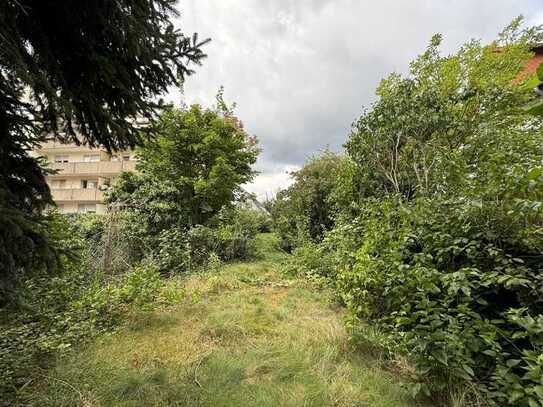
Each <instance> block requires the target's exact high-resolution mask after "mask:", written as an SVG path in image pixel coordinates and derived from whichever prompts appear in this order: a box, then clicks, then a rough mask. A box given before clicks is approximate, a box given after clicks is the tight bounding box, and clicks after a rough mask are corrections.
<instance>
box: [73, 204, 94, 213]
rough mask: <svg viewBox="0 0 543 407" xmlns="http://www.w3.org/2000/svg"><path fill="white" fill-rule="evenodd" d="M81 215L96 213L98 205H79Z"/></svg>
mask: <svg viewBox="0 0 543 407" xmlns="http://www.w3.org/2000/svg"><path fill="white" fill-rule="evenodd" d="M77 212H79V213H96V204H79V205H77Z"/></svg>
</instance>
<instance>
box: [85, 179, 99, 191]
mask: <svg viewBox="0 0 543 407" xmlns="http://www.w3.org/2000/svg"><path fill="white" fill-rule="evenodd" d="M81 188H83V189H96V188H98V180H96V179H82V180H81Z"/></svg>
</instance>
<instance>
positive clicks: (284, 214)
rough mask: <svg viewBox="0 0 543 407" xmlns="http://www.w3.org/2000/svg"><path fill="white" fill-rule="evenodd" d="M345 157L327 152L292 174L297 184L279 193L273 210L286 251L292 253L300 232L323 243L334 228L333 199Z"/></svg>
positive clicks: (273, 217) (276, 225) (308, 161)
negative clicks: (326, 234) (322, 240)
mask: <svg viewBox="0 0 543 407" xmlns="http://www.w3.org/2000/svg"><path fill="white" fill-rule="evenodd" d="M343 161H344V157H342V156H340V155H338V154H335V153H333V152H331V151H328V150H325V151H323V152H322V153H321V154H319V155H317V156H315V157H311V158H310V159H309V160H307V162H306V163H305V164H304V166H303V167H302V168H301V169H300V170H298V171H294V172H292V173H291V176H292V178H293V180H294V183H293V184H292V185H291V186H290V187H288V188H287V189H284V190H282V191H280V192H279V193H278V194H277V197H276V199H275V201H274V203H273V205H272V206H271V214H272V219H273V221H274V223H275V227H276V229H277V230H278V232H279V234H280V235H281V237H282V240H283V242H282V245H283V246H284V248H285V249H289V250H290V249H292V247H293V246H294V245H295V240H296V239H297V235H298V234H299V232H302V233H307V234H308V237H309V238H310V239H312V240H314V241H320V240H321V239H322V238H323V236H324V233H325V231H326V230H330V229H331V228H332V227H333V226H334V203H333V202H332V201H331V199H330V196H331V194H332V192H333V190H334V188H335V185H336V183H337V178H338V170H339V168H340V166H341V165H342V163H343Z"/></svg>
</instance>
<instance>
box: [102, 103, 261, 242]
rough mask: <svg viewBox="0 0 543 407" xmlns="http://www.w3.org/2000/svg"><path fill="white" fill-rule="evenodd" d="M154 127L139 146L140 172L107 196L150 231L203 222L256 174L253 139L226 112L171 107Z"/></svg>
mask: <svg viewBox="0 0 543 407" xmlns="http://www.w3.org/2000/svg"><path fill="white" fill-rule="evenodd" d="M156 131H157V134H158V137H157V138H156V140H153V141H150V142H148V143H146V144H145V145H144V146H143V147H141V148H140V149H139V150H138V157H139V161H138V164H137V169H138V170H139V171H140V174H130V173H126V174H123V175H122V176H121V178H120V180H119V182H118V183H117V184H116V185H115V186H114V189H113V191H112V192H111V194H110V195H109V197H108V202H109V203H112V204H113V203H116V204H118V205H121V206H122V207H124V208H126V209H128V210H129V211H132V212H135V213H137V214H139V216H138V218H139V219H140V221H141V222H142V224H143V225H145V226H144V227H145V229H146V233H147V234H148V235H153V234H155V233H158V232H159V231H161V230H164V229H167V228H172V227H175V228H185V227H190V226H192V225H201V224H205V223H206V222H207V221H208V220H209V219H210V218H212V217H213V216H215V215H216V214H218V212H219V211H220V210H221V209H222V208H223V207H225V206H228V205H229V204H231V203H232V202H233V201H234V200H235V198H236V195H237V194H238V193H240V192H241V188H240V187H241V185H242V184H244V183H246V182H248V181H250V180H251V179H252V178H253V176H254V174H255V172H254V171H253V169H252V168H251V166H252V164H254V163H255V161H256V157H257V155H258V152H259V150H258V148H257V147H256V143H257V141H256V138H255V137H251V136H249V135H248V134H247V133H246V132H245V130H244V129H243V126H242V124H241V122H240V121H239V120H238V119H237V118H236V117H235V116H233V115H231V114H230V113H228V112H220V111H215V110H210V109H202V108H201V107H200V106H198V105H194V106H192V107H190V108H189V109H188V110H186V111H185V110H179V109H175V108H171V109H168V110H166V111H165V112H164V113H163V114H162V115H161V116H160V119H159V121H158V123H157V124H156Z"/></svg>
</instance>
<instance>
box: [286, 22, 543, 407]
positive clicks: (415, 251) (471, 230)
mask: <svg viewBox="0 0 543 407" xmlns="http://www.w3.org/2000/svg"><path fill="white" fill-rule="evenodd" d="M520 24H521V20H520V19H519V20H515V21H514V22H513V23H512V24H511V26H509V27H508V28H507V29H506V30H505V31H504V32H503V33H502V34H501V35H500V36H499V38H498V39H497V40H496V41H495V42H493V43H491V44H489V45H482V44H480V43H479V42H478V41H470V42H468V43H467V44H465V45H464V46H463V47H462V48H461V49H460V50H459V51H458V52H457V53H456V54H454V55H450V56H442V55H441V54H440V52H439V45H440V42H441V38H440V37H439V36H435V37H434V38H432V41H431V43H430V46H429V47H428V49H427V50H426V52H425V53H424V54H422V55H421V56H419V57H418V58H417V59H416V60H415V61H413V63H412V64H411V66H410V73H409V75H407V76H401V75H397V74H393V75H391V76H389V77H388V78H387V79H385V80H383V81H382V83H381V84H380V86H379V88H378V91H377V95H378V100H377V101H376V102H375V103H374V104H373V105H372V106H371V108H369V109H367V110H366V111H364V113H363V114H362V116H361V117H360V119H359V120H358V121H356V122H355V123H354V125H353V129H352V132H351V135H350V137H349V139H348V141H347V143H346V145H345V147H346V155H345V157H344V158H343V164H342V165H341V166H340V167H339V172H338V176H337V177H336V178H335V186H334V188H333V190H332V191H331V192H330V193H329V194H328V202H329V203H328V205H329V207H332V208H334V211H335V212H334V215H333V219H334V227H333V229H331V230H328V231H326V232H325V233H324V238H323V239H322V240H321V241H320V243H319V242H318V241H317V242H310V243H309V244H307V243H305V244H302V245H299V247H297V248H296V249H295V254H296V256H295V261H296V263H297V266H298V267H301V269H302V270H303V271H304V272H306V273H307V274H308V275H318V276H323V277H324V278H326V279H327V280H328V281H330V282H331V284H333V285H334V286H335V287H336V289H337V291H338V294H339V296H340V297H341V298H342V300H343V301H344V303H345V304H346V305H347V307H348V309H349V311H350V312H349V314H350V319H349V325H350V327H351V328H352V331H353V334H354V335H355V338H357V339H358V340H359V341H361V342H366V343H372V344H373V345H378V346H380V347H382V348H383V349H384V350H385V351H387V352H390V354H394V353H397V352H400V353H402V354H404V355H407V356H408V357H409V358H410V360H411V361H412V363H413V364H414V365H415V366H416V374H415V377H414V378H413V379H414V381H415V385H414V386H413V390H414V392H415V393H420V392H422V393H424V394H427V395H430V396H432V397H447V396H448V395H451V394H452V393H453V392H456V391H463V390H459V389H464V391H465V398H466V400H465V403H466V404H467V403H468V401H467V400H471V401H472V402H475V401H477V400H479V401H480V402H481V403H482V404H484V405H488V404H491V405H506V404H509V405H518V406H531V407H532V406H541V405H543V381H542V380H543V374H542V373H543V372H542V369H543V277H542V276H543V122H542V121H541V119H540V118H537V117H535V118H534V117H532V116H529V115H527V114H525V112H524V111H522V109H521V107H522V106H523V105H525V104H526V102H527V101H529V100H530V99H531V98H532V91H531V88H530V87H529V86H527V84H529V83H530V82H531V81H532V79H533V78H531V77H526V78H523V77H521V76H519V74H520V73H521V71H522V69H523V67H524V64H525V62H526V61H527V60H528V58H530V57H531V55H532V54H531V51H530V49H531V48H530V47H531V45H532V44H538V43H540V40H541V28H539V27H536V28H531V29H528V30H522V29H521V28H520ZM532 82H533V81H532ZM302 171H303V170H302ZM302 189H303V185H302V184H301V183H299V182H295V183H294V184H293V186H291V187H290V188H289V191H293V190H298V191H302ZM289 194H292V192H289ZM276 209H277V210H281V204H280V203H279V204H278V205H277V207H276ZM304 214H305V212H299V213H298V215H299V216H304ZM293 230H294V229H291V231H293ZM302 242H303V240H302ZM368 321H369V322H370V323H371V325H372V326H373V327H375V328H376V329H377V331H378V332H381V333H382V335H379V337H378V338H377V337H376V336H375V330H373V331H372V332H369V331H368V330H365V329H364V326H365V324H367V322H368ZM465 389H469V391H468V390H465ZM440 402H442V401H440Z"/></svg>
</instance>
